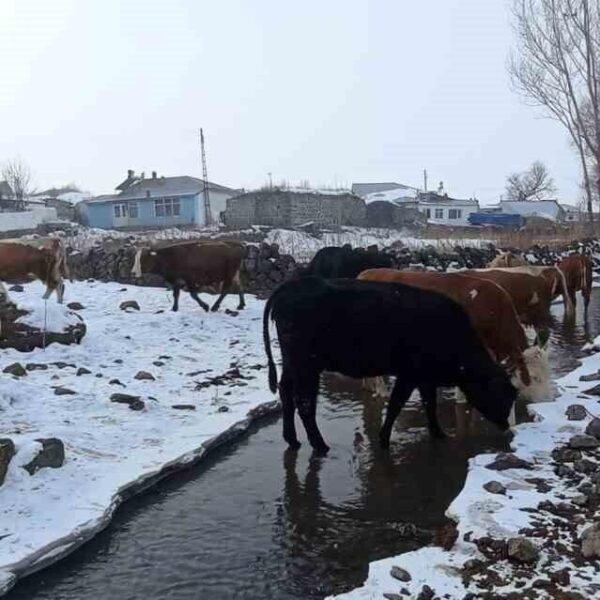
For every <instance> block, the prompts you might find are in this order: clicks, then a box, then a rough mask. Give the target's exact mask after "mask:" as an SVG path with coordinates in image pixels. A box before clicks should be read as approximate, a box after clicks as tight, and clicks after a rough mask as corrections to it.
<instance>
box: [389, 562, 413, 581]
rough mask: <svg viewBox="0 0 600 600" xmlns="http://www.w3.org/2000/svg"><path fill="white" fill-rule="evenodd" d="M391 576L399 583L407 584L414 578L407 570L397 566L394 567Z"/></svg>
mask: <svg viewBox="0 0 600 600" xmlns="http://www.w3.org/2000/svg"><path fill="white" fill-rule="evenodd" d="M390 575H391V576H392V577H393V578H394V579H397V580H398V581H403V582H405V583H406V582H407V581H410V580H411V579H412V577H411V576H410V573H409V572H408V571H406V570H405V569H403V568H402V567H397V566H396V565H394V566H393V567H392V568H391V570H390Z"/></svg>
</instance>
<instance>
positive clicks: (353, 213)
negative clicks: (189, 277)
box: [222, 188, 366, 228]
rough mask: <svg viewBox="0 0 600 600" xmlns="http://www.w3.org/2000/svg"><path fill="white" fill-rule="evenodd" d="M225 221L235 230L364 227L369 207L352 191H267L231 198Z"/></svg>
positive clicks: (224, 213)
mask: <svg viewBox="0 0 600 600" xmlns="http://www.w3.org/2000/svg"><path fill="white" fill-rule="evenodd" d="M222 219H223V222H224V223H225V225H227V227H231V228H242V227H250V226H251V225H270V226H272V227H300V226H304V225H307V224H313V225H315V226H317V227H332V226H341V225H355V226H364V225H365V224H366V205H365V202H364V200H363V199H362V198H359V197H358V196H356V195H354V194H352V193H349V192H334V191H322V192H320V191H316V190H309V189H307V190H300V189H295V190H293V191H292V190H285V189H278V188H274V189H263V190H256V191H252V192H247V193H244V194H240V195H237V196H234V197H231V198H228V199H227V208H226V209H225V211H224V212H223V215H222Z"/></svg>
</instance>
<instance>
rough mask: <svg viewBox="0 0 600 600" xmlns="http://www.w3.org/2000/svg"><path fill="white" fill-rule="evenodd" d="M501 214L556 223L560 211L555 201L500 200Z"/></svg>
mask: <svg viewBox="0 0 600 600" xmlns="http://www.w3.org/2000/svg"><path fill="white" fill-rule="evenodd" d="M500 208H501V210H502V212H503V213H510V214H513V215H514V214H517V215H521V216H523V217H543V218H544V219H550V220H552V221H557V220H558V218H559V216H560V211H561V210H562V209H561V207H560V206H559V204H558V202H557V201H556V200H524V201H518V200H502V201H501V202H500Z"/></svg>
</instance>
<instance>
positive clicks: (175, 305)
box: [171, 284, 181, 312]
mask: <svg viewBox="0 0 600 600" xmlns="http://www.w3.org/2000/svg"><path fill="white" fill-rule="evenodd" d="M180 291H181V288H180V287H179V286H178V285H177V284H174V285H173V308H171V310H172V311H173V312H177V311H178V310H179V292H180Z"/></svg>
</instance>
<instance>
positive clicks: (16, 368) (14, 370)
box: [2, 363, 27, 377]
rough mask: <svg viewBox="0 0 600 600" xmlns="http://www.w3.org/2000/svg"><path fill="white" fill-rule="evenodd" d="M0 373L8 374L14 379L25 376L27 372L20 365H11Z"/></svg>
mask: <svg viewBox="0 0 600 600" xmlns="http://www.w3.org/2000/svg"><path fill="white" fill-rule="evenodd" d="M2 372H3V373H9V374H10V375H14V376H15V377H23V376H24V375H27V371H26V370H25V368H24V367H23V365H22V364H21V363H13V364H12V365H8V367H4V369H2Z"/></svg>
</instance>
